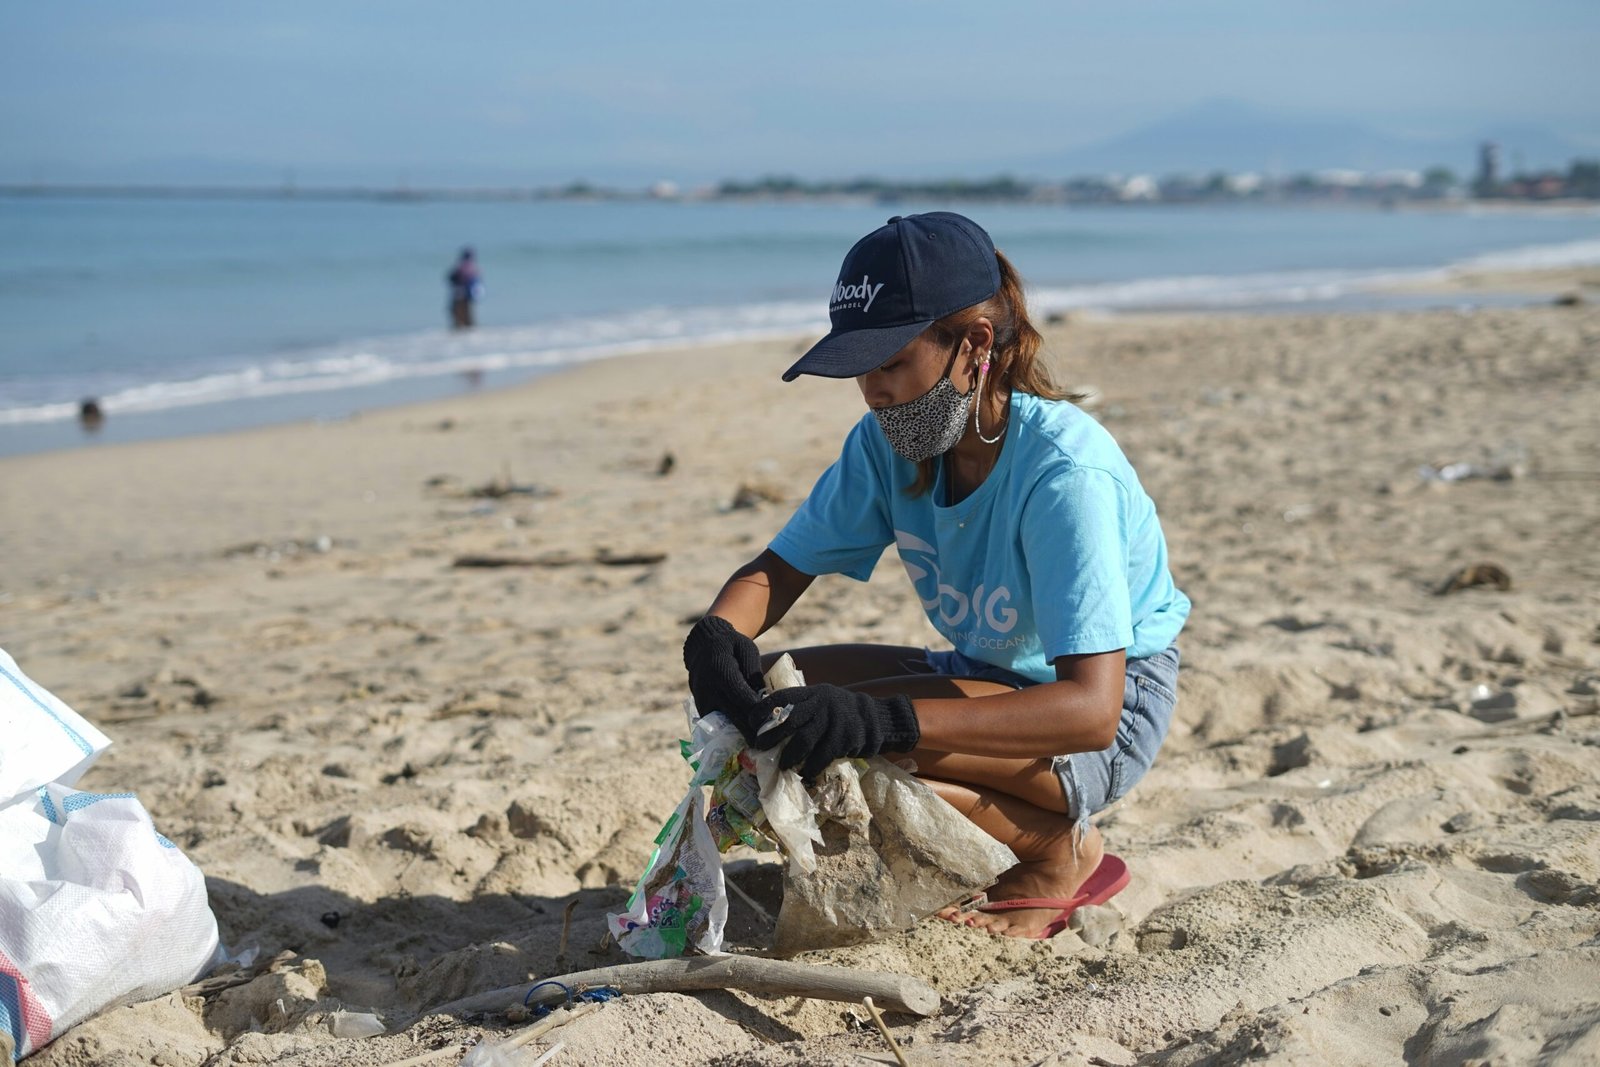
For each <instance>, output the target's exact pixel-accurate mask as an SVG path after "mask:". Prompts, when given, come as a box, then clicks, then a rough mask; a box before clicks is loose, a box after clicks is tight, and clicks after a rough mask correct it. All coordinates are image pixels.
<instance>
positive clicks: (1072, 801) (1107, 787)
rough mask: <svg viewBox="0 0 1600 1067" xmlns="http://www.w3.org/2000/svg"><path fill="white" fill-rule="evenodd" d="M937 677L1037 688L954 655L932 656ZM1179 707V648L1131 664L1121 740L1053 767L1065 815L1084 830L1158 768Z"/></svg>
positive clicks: (1055, 762)
mask: <svg viewBox="0 0 1600 1067" xmlns="http://www.w3.org/2000/svg"><path fill="white" fill-rule="evenodd" d="M927 661H928V665H929V666H930V667H932V668H933V670H934V673H936V674H944V675H949V676H951V677H955V678H980V679H983V680H984V681H990V682H999V683H1001V684H1002V685H1009V686H1012V687H1013V688H1016V689H1025V688H1027V687H1028V686H1032V685H1038V684H1039V683H1038V682H1037V681H1035V680H1034V679H1032V678H1029V677H1027V676H1026V675H1023V674H1018V673H1016V672H1015V671H1010V670H1007V669H1006V668H1004V667H996V666H994V665H993V664H989V663H984V662H983V661H982V660H976V659H973V658H972V657H970V656H965V655H962V654H961V653H960V652H956V651H954V650H950V651H946V652H934V651H931V650H930V651H929V652H928V653H927ZM1177 703H1178V646H1177V645H1172V646H1170V647H1169V648H1167V649H1166V650H1165V651H1162V652H1157V653H1156V654H1155V655H1153V656H1145V657H1144V658H1142V659H1130V660H1129V661H1128V666H1127V673H1126V674H1125V675H1124V677H1123V683H1122V719H1121V721H1119V722H1118V723H1117V739H1116V740H1115V741H1113V742H1112V743H1111V746H1110V747H1109V748H1104V749H1101V750H1100V751H1099V752H1073V753H1071V754H1070V755H1066V756H1056V757H1054V758H1053V759H1052V760H1051V761H1050V762H1051V765H1052V766H1053V767H1054V768H1055V772H1056V777H1057V778H1059V779H1061V790H1062V792H1063V793H1065V794H1066V798H1067V814H1069V815H1071V816H1072V817H1073V819H1074V820H1075V821H1076V822H1077V824H1078V827H1079V829H1080V830H1084V829H1087V828H1088V825H1089V819H1090V817H1091V816H1093V815H1095V814H1097V813H1098V812H1101V811H1104V810H1105V809H1106V808H1108V807H1110V806H1111V804H1112V803H1113V802H1115V801H1118V800H1121V799H1122V798H1123V797H1124V796H1126V795H1127V793H1128V790H1130V789H1132V788H1133V787H1134V786H1135V785H1136V784H1137V783H1138V781H1139V779H1141V778H1143V777H1144V776H1145V772H1146V771H1148V770H1149V769H1150V765H1151V764H1152V763H1154V762H1155V759H1156V753H1157V752H1159V751H1160V750H1161V743H1162V742H1163V741H1165V740H1166V739H1167V728H1168V727H1170V726H1171V725H1172V711H1173V708H1174V707H1176V705H1177Z"/></svg>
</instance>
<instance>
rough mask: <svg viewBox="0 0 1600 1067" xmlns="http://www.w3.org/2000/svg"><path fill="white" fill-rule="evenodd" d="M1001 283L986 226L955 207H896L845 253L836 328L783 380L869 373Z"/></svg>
mask: <svg viewBox="0 0 1600 1067" xmlns="http://www.w3.org/2000/svg"><path fill="white" fill-rule="evenodd" d="M999 291H1000V264H999V262H998V261H997V260H996V259H995V253H994V242H993V241H991V240H990V239H989V235H988V234H987V233H984V232H983V227H981V226H979V225H978V224H977V223H976V222H973V221H972V220H971V219H969V218H967V217H966V216H964V215H957V214H956V213H955V212H953V211H929V212H927V213H926V214H923V215H896V216H895V217H894V218H892V219H890V220H889V221H888V222H886V223H884V224H883V225H882V226H880V227H878V228H877V229H876V230H873V231H872V232H871V233H869V234H867V235H866V236H865V237H863V238H862V239H861V240H859V241H857V242H856V243H855V246H854V247H853V248H851V249H850V251H849V253H847V254H846V255H845V257H844V265H843V266H842V267H840V268H839V281H838V282H837V283H836V284H835V285H834V287H833V295H832V297H831V298H830V299H829V301H828V318H829V319H830V320H831V321H832V323H833V329H831V330H829V331H828V336H826V337H824V338H823V339H822V340H820V341H818V342H817V343H816V344H814V345H812V346H811V349H810V351H808V352H807V353H806V354H805V355H803V356H801V357H800V359H799V360H798V361H797V362H796V363H795V365H794V366H792V367H790V368H789V369H788V370H786V371H784V372H783V380H784V381H786V382H792V381H794V380H795V379H796V378H798V377H800V375H802V374H817V375H821V376H822V377H824V378H854V377H855V376H856V375H858V374H865V373H867V371H869V370H873V369H875V368H877V367H880V366H882V365H883V364H884V363H886V362H887V361H888V360H889V357H891V356H893V355H894V354H895V353H896V352H898V351H900V350H901V349H902V348H904V347H905V346H906V345H907V344H909V343H910V342H911V339H912V338H914V337H916V336H917V334H919V333H921V332H922V331H923V330H925V329H927V328H928V327H929V326H930V325H932V324H933V323H934V322H936V321H937V320H939V319H942V318H944V317H945V316H946V315H949V314H951V313H953V312H956V311H960V310H961V309H962V308H969V307H971V306H972V305H973V304H979V303H982V302H983V301H985V300H987V299H989V298H990V297H991V296H993V295H994V294H995V293H997V292H999Z"/></svg>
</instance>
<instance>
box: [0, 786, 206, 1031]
mask: <svg viewBox="0 0 1600 1067" xmlns="http://www.w3.org/2000/svg"><path fill="white" fill-rule="evenodd" d="M218 947H219V946H218V940H217V921H216V918H215V917H214V916H213V915H212V913H211V907H210V905H209V903H208V902H207V899H206V883H205V877H204V876H203V875H202V874H201V873H200V869H199V868H198V867H196V866H195V865H194V864H193V863H191V862H190V861H189V860H188V858H187V857H185V856H184V854H183V853H182V852H180V851H178V848H177V846H175V845H174V844H173V843H172V842H171V841H168V840H167V839H166V838H165V837H162V836H161V835H160V834H159V833H157V832H156V828H155V826H154V825H152V824H151V822H150V815H149V813H148V812H146V811H145V809H144V806H143V805H141V804H140V803H139V801H138V800H137V799H135V797H134V796H133V794H132V793H111V794H103V793H84V792H79V791H78V790H75V789H71V788H68V787H67V786H63V785H57V784H49V785H43V786H40V787H39V789H38V790H37V791H36V792H35V793H34V794H33V795H32V796H31V797H26V798H23V799H18V800H14V801H12V802H11V803H9V804H6V805H5V806H4V807H0V1033H4V1034H5V1035H6V1036H7V1037H8V1038H9V1040H10V1043H11V1044H12V1046H13V1048H12V1056H13V1057H15V1058H17V1059H21V1058H22V1057H24V1056H27V1055H28V1054H30V1053H32V1052H34V1051H36V1050H38V1049H39V1048H40V1047H41V1046H43V1045H45V1044H47V1043H48V1042H50V1041H51V1040H53V1039H54V1038H56V1037H58V1036H60V1035H61V1034H62V1033H63V1032H65V1031H66V1030H67V1029H68V1028H69V1027H71V1026H74V1025H76V1024H77V1023H79V1022H81V1021H82V1020H84V1019H87V1018H88V1017H89V1016H91V1015H94V1014H95V1013H97V1012H99V1011H101V1010H103V1009H105V1008H107V1007H110V1006H112V1005H115V1004H126V1003H131V1002H133V1001H137V1000H145V999H148V998H150V997H156V996H160V995H162V994H164V993H169V992H171V991H172V990H174V989H176V988H178V987H179V986H181V985H183V984H185V983H186V982H191V981H193V980H194V979H196V978H198V977H199V976H200V975H201V974H203V973H204V972H206V971H207V970H209V969H210V968H211V966H212V964H213V963H214V961H215V959H216V957H217V953H218ZM0 1044H3V1043H0Z"/></svg>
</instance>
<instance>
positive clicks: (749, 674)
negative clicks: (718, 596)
mask: <svg viewBox="0 0 1600 1067" xmlns="http://www.w3.org/2000/svg"><path fill="white" fill-rule="evenodd" d="M683 665H684V666H685V667H687V668H688V669H689V692H690V693H691V694H693V696H694V706H695V708H696V709H697V710H698V711H699V712H700V714H702V715H709V714H711V713H712V712H713V711H720V712H721V713H722V714H723V715H724V716H726V717H727V719H728V721H729V722H731V723H733V724H734V725H735V726H737V727H738V728H739V732H740V733H742V734H744V738H745V740H746V741H754V740H755V731H756V727H757V725H758V720H760V719H761V712H763V711H764V710H765V708H764V707H763V706H762V703H761V689H762V687H763V685H764V683H763V681H762V677H761V673H762V672H761V651H760V649H758V648H756V643H755V642H754V641H752V640H750V638H748V637H746V636H745V635H744V634H742V633H740V632H739V631H738V630H736V629H734V628H733V624H732V623H730V622H729V621H728V620H727V619H724V618H722V617H721V616H719V615H707V616H706V617H705V618H703V619H701V620H700V621H699V622H697V623H695V624H694V629H692V630H690V631H689V637H688V639H687V640H685V641H684V642H683Z"/></svg>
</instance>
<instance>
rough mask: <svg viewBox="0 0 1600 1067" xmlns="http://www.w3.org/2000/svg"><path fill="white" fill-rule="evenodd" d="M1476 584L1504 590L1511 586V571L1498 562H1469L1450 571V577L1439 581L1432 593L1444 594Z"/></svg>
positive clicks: (1471, 587)
mask: <svg viewBox="0 0 1600 1067" xmlns="http://www.w3.org/2000/svg"><path fill="white" fill-rule="evenodd" d="M1478 586H1488V587H1490V588H1491V589H1498V590H1500V591H1501V592H1505V591H1506V590H1508V589H1510V588H1511V573H1510V572H1509V571H1507V570H1506V569H1505V568H1504V567H1502V566H1500V564H1498V563H1487V562H1485V563H1469V564H1467V565H1466V566H1465V567H1461V568H1459V569H1458V570H1455V571H1453V572H1451V574H1450V577H1448V578H1446V579H1445V580H1444V581H1443V582H1441V583H1439V586H1438V588H1436V589H1435V590H1434V594H1435V595H1436V596H1446V595H1448V594H1450V593H1456V592H1460V591H1461V590H1463V589H1473V588H1476V587H1478Z"/></svg>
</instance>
